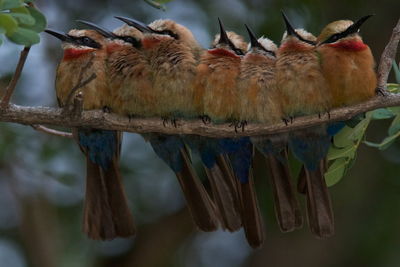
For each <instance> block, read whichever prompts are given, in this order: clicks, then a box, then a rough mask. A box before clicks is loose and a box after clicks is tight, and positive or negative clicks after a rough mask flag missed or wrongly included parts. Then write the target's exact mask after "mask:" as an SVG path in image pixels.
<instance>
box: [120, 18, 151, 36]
mask: <svg viewBox="0 0 400 267" xmlns="http://www.w3.org/2000/svg"><path fill="white" fill-rule="evenodd" d="M114 18H116V19H119V20H121V21H122V22H125V23H126V24H128V25H129V26H132V27H135V28H136V29H138V30H139V31H141V32H143V33H157V32H155V31H154V30H153V29H152V28H150V27H149V26H147V25H146V24H144V23H143V22H140V21H138V20H135V19H131V18H127V17H120V16H114Z"/></svg>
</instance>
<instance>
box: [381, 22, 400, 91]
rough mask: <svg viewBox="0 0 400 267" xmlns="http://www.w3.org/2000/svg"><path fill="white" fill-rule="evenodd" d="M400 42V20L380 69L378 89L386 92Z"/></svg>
mask: <svg viewBox="0 0 400 267" xmlns="http://www.w3.org/2000/svg"><path fill="white" fill-rule="evenodd" d="M399 40H400V19H399V21H398V22H397V25H396V27H395V28H394V29H393V32H392V36H391V37H390V40H389V43H388V44H387V45H386V47H385V49H384V50H383V53H382V56H381V60H380V62H379V67H378V88H379V89H381V90H386V84H387V80H388V77H389V73H390V70H391V68H392V62H393V59H395V57H396V52H397V46H398V45H399Z"/></svg>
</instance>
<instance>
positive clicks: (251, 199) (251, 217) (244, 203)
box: [237, 173, 265, 248]
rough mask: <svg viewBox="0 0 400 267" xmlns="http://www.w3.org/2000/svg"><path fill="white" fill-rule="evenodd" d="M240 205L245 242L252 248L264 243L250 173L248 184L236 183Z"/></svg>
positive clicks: (258, 209)
mask: <svg viewBox="0 0 400 267" xmlns="http://www.w3.org/2000/svg"><path fill="white" fill-rule="evenodd" d="M237 184H238V189H239V198H240V203H241V212H242V223H243V228H244V232H245V235H246V238H247V242H248V243H249V245H250V246H251V247H252V248H258V247H260V246H261V245H262V244H263V243H264V239H265V237H264V227H263V222H262V218H261V213H260V208H259V206H258V201H257V195H256V192H255V188H254V178H253V174H252V173H250V175H249V181H248V183H241V182H240V181H237Z"/></svg>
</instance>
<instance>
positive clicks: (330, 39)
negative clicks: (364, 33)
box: [318, 15, 372, 45]
mask: <svg viewBox="0 0 400 267" xmlns="http://www.w3.org/2000/svg"><path fill="white" fill-rule="evenodd" d="M370 17H372V15H367V16H364V17H362V18H360V19H359V20H357V21H356V22H353V21H351V20H337V21H334V22H331V23H329V24H328V25H327V26H325V28H324V29H323V30H322V31H321V33H320V35H319V36H318V44H319V45H322V44H332V43H336V42H340V41H343V40H352V39H353V40H354V39H357V40H361V36H360V35H359V31H360V27H361V26H362V25H363V24H364V22H365V21H367V20H368V19H369V18H370Z"/></svg>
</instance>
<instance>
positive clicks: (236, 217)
mask: <svg viewBox="0 0 400 267" xmlns="http://www.w3.org/2000/svg"><path fill="white" fill-rule="evenodd" d="M205 170H206V174H207V177H208V178H209V181H210V184H211V190H212V193H213V196H214V201H215V203H216V205H217V208H218V211H219V215H220V217H221V226H222V228H223V229H227V230H228V231H230V232H234V231H237V230H239V229H240V227H241V225H242V222H241V218H240V211H239V210H240V209H239V205H238V199H237V193H236V188H235V187H234V185H233V183H234V180H233V179H232V174H231V172H230V171H229V169H228V166H227V163H226V161H225V158H224V156H223V155H220V156H218V159H217V163H216V164H215V165H214V166H213V167H212V168H207V167H205Z"/></svg>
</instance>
